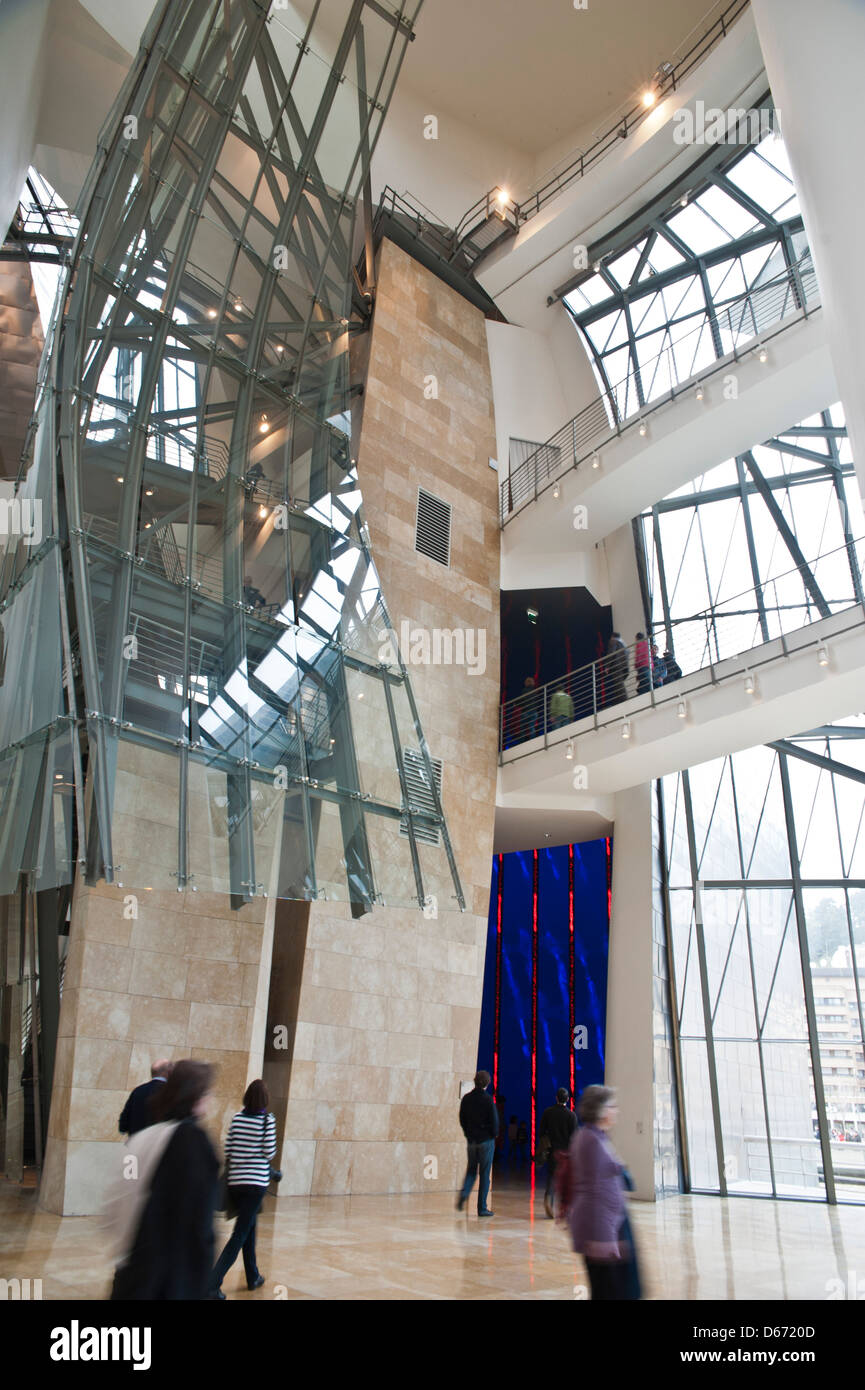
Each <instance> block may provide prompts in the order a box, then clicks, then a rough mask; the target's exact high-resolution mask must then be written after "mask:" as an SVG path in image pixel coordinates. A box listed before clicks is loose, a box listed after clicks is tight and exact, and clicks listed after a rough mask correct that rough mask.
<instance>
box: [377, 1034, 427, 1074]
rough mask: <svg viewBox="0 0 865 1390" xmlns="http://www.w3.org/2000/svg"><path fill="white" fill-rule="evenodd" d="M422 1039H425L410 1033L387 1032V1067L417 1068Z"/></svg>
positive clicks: (419, 1061) (419, 1063)
mask: <svg viewBox="0 0 865 1390" xmlns="http://www.w3.org/2000/svg"><path fill="white" fill-rule="evenodd" d="M424 1041H426V1039H422V1038H419V1037H416V1036H415V1035H414V1034H412V1033H388V1034H387V1062H386V1065H387V1066H389V1067H410V1068H413V1069H416V1068H418V1067H419V1066H420V1065H421V1051H422V1043H423V1042H424Z"/></svg>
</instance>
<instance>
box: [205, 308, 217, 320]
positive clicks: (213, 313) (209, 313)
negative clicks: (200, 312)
mask: <svg viewBox="0 0 865 1390" xmlns="http://www.w3.org/2000/svg"><path fill="white" fill-rule="evenodd" d="M207 317H208V318H209V319H215V318H216V310H215V309H208V311H207Z"/></svg>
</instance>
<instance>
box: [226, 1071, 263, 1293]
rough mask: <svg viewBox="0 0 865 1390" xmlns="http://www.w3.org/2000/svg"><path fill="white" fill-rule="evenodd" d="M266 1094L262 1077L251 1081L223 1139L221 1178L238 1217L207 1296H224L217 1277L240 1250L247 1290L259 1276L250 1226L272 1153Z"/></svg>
mask: <svg viewBox="0 0 865 1390" xmlns="http://www.w3.org/2000/svg"><path fill="white" fill-rule="evenodd" d="M269 1104H270V1096H269V1095H268V1092H267V1087H266V1086H265V1084H264V1082H263V1081H260V1080H259V1081H251V1082H250V1083H249V1085H248V1086H247V1088H246V1091H245V1093H244V1097H243V1109H242V1110H238V1112H237V1114H236V1115H235V1116H234V1119H233V1120H232V1121H231V1124H230V1125H229V1128H228V1138H227V1139H226V1141H225V1178H226V1182H227V1185H228V1194H229V1198H230V1201H231V1206H232V1207H233V1208H234V1210H235V1211H236V1212H237V1219H236V1221H235V1223H234V1230H233V1231H232V1233H231V1235H230V1237H229V1239H228V1241H227V1243H226V1246H225V1249H224V1250H223V1252H222V1254H221V1255H220V1257H219V1259H218V1260H217V1261H216V1266H215V1268H214V1271H213V1277H212V1280H211V1298H221V1299H224V1298H225V1294H224V1293H223V1292H222V1287H221V1285H222V1281H223V1279H224V1278H225V1276H226V1274H227V1273H228V1271H229V1270H230V1269H231V1266H232V1265H233V1264H234V1261H235V1260H236V1259H237V1257H238V1255H239V1254H240V1252H241V1250H242V1251H243V1269H244V1273H245V1274H246V1286H247V1288H248V1289H250V1290H252V1289H260V1288H261V1286H262V1284H263V1283H264V1275H263V1274H259V1272H258V1265H257V1264H256V1260H255V1227H256V1222H257V1220H258V1213H259V1211H260V1210H261V1204H262V1202H263V1201H264V1199H265V1197H266V1196H267V1189H268V1187H269V1185H270V1181H271V1178H272V1176H273V1174H272V1172H271V1167H270V1160H271V1159H272V1158H273V1156H274V1154H275V1153H276V1120H275V1118H274V1116H273V1115H271V1114H270V1113H269V1111H268V1105H269Z"/></svg>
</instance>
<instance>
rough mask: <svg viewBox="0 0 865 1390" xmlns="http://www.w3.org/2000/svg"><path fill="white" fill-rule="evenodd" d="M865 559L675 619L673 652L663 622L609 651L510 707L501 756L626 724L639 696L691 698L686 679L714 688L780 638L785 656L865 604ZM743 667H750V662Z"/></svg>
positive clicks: (819, 565)
mask: <svg viewBox="0 0 865 1390" xmlns="http://www.w3.org/2000/svg"><path fill="white" fill-rule="evenodd" d="M863 561H865V539H859V540H855V541H854V540H851V541H850V542H848V543H847V544H845V545H843V546H839V547H837V548H836V549H835V550H830V551H826V552H825V554H823V555H821V556H819V557H818V558H817V559H816V560H814V561H812V562H811V563H810V564H808V565H803V566H797V567H796V568H795V569H791V570H788V571H786V572H785V573H784V574H780V575H776V576H775V577H774V578H772V579H767V580H766V581H765V582H764V583H762V584H760V585H757V586H755V587H754V588H751V589H746V590H744V591H743V592H742V593H738V594H734V595H732V596H731V597H729V598H726V599H723V600H721V601H719V602H718V603H716V604H715V605H714V607H712V608H708V609H705V610H703V611H702V612H699V613H695V614H693V615H692V616H690V617H687V618H676V619H674V620H673V622H672V624H671V626H672V629H673V633H674V636H673V647H672V650H671V649H669V648H667V645H666V641H667V639H666V632H665V629H664V627H663V625H660V624H659V625H658V626H657V627H656V628H655V629H654V630H648V631H647V633H646V636H645V638H642V639H640V641H637V642H632V643H631V644H630V645H629V646H625V645H622V646H621V647H619V648H617V649H614V650H610V651H608V652H606V653H605V654H604V656H602V657H599V658H598V659H597V660H596V661H592V662H590V663H589V664H588V665H586V666H581V667H579V668H578V669H577V670H576V671H570V672H568V674H567V675H564V676H559V677H558V678H557V679H556V680H553V681H548V682H547V684H546V685H542V686H538V687H536V688H534V689H529V690H526V691H524V692H523V694H522V695H518V696H517V697H516V698H515V699H513V700H507V701H505V702H504V703H503V704H502V706H501V722H500V728H499V752H500V754H501V753H504V752H505V750H506V749H508V748H512V747H514V746H515V745H516V744H521V743H526V742H528V741H529V740H531V739H536V738H543V739H544V746H546V745H547V742H548V740H549V736H550V735H551V734H553V733H555V732H556V731H557V730H560V729H564V728H565V727H566V726H567V725H569V724H574V723H576V722H578V721H579V720H583V719H589V718H591V719H592V720H593V727H594V728H600V727H602V726H603V725H606V724H610V723H613V722H615V721H621V720H622V719H623V718H625V717H626V712H623V711H622V709H621V708H619V707H620V706H621V705H623V704H624V703H625V701H627V700H631V699H634V698H635V697H637V696H646V697H647V699H646V702H647V703H648V704H649V705H656V704H659V703H665V702H667V701H671V700H676V701H678V700H680V699H685V698H687V695H689V694H690V693H691V689H690V685H689V689H688V691H687V692H681V687H680V686H679V684H678V683H679V682H680V681H681V679H682V677H684V676H689V675H692V674H693V673H694V672H698V671H703V672H705V673H706V675H707V678H708V679H707V683H708V684H714V683H715V680H716V677H715V667H716V666H717V665H718V664H719V663H720V662H722V661H726V660H728V659H729V658H731V657H737V656H738V657H742V656H747V655H749V654H751V653H755V652H756V650H757V649H758V648H759V647H761V646H762V645H764V644H765V643H767V642H772V641H776V640H778V639H779V638H780V640H781V646H782V651H783V653H784V654H785V655H786V654H787V642H786V639H787V637H788V636H789V635H790V634H791V633H793V632H799V631H801V630H802V628H804V627H807V626H808V625H810V624H812V623H815V622H818V621H819V620H820V619H821V618H825V617H827V616H830V615H831V614H834V613H840V612H843V611H845V610H846V609H849V608H853V607H855V606H857V605H860V606H861V603H862V599H861V595H862V567H863ZM842 577H843V582H844V583H846V584H847V585H849V591H848V592H847V593H846V594H845V595H844V597H843V598H836V599H830V598H827V597H826V594H827V593H830V592H832V591H833V590H834V591H835V592H837V590H838V587H839V583H840V581H841V578H842ZM653 646H654V647H655V648H656V650H655V651H654V652H653ZM665 652H666V653H667V658H666V659H665ZM670 658H671V659H670ZM827 660H828V657H827ZM755 664H756V662H755ZM743 667H744V670H745V671H748V670H749V669H750V668H749V663H748V661H747V660H745V661H744V662H743ZM564 737H566V735H561V736H560V738H564Z"/></svg>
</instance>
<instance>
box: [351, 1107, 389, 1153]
mask: <svg viewBox="0 0 865 1390" xmlns="http://www.w3.org/2000/svg"><path fill="white" fill-rule="evenodd" d="M390 1112H391V1107H390V1106H389V1105H368V1104H366V1103H364V1102H362V1101H361V1102H358V1103H357V1104H356V1105H355V1106H354V1133H353V1135H352V1138H353V1139H354V1140H355V1141H356V1143H362V1142H363V1141H364V1140H372V1139H375V1140H381V1139H387V1138H388V1135H389V1132H390Z"/></svg>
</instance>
